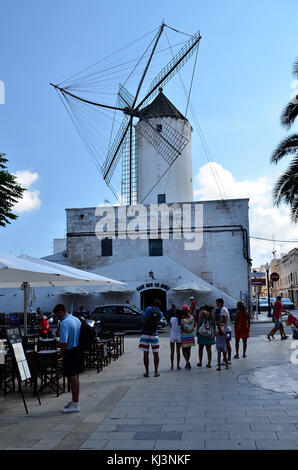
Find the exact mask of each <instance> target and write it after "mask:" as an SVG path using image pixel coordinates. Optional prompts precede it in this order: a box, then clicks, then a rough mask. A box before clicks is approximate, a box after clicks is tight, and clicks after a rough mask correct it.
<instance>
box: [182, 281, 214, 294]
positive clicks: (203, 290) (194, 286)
mask: <svg viewBox="0 0 298 470" xmlns="http://www.w3.org/2000/svg"><path fill="white" fill-rule="evenodd" d="M173 290H174V291H176V292H199V293H200V294H208V292H211V289H210V288H209V287H207V286H204V285H203V284H200V283H199V282H197V281H191V282H188V283H187V284H182V285H180V286H177V287H174V289H173Z"/></svg>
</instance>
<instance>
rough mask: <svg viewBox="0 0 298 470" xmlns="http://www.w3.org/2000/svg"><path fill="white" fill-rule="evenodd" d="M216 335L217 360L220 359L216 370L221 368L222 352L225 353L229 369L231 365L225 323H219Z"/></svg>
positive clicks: (224, 356)
mask: <svg viewBox="0 0 298 470" xmlns="http://www.w3.org/2000/svg"><path fill="white" fill-rule="evenodd" d="M215 337H216V350H217V361H218V368H217V369H216V370H221V353H223V358H224V362H225V363H226V369H228V368H229V366H228V361H227V341H226V333H225V330H224V324H223V323H219V324H218V328H217V332H216V333H215Z"/></svg>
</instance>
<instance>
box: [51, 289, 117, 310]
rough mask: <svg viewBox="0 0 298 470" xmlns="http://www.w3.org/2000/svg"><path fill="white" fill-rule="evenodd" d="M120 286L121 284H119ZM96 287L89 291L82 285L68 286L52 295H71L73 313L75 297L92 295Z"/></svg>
mask: <svg viewBox="0 0 298 470" xmlns="http://www.w3.org/2000/svg"><path fill="white" fill-rule="evenodd" d="M119 287H120V286H119ZM93 291H94V289H92V290H91V291H87V290H86V289H82V287H77V286H68V287H64V288H63V289H62V290H61V291H59V292H55V293H54V294H52V295H66V296H68V297H70V299H71V313H73V311H74V299H75V297H76V296H78V295H86V296H87V295H92V294H93V293H94V292H93Z"/></svg>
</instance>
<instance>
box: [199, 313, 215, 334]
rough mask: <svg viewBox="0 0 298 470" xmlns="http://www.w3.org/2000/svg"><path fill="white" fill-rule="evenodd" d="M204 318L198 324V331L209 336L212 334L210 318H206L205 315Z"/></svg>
mask: <svg viewBox="0 0 298 470" xmlns="http://www.w3.org/2000/svg"><path fill="white" fill-rule="evenodd" d="M204 318H205V322H204V323H203V324H202V325H201V326H200V328H199V330H198V333H199V334H200V335H202V336H206V337H211V336H212V335H213V327H212V322H211V319H210V318H209V319H208V320H207V318H206V317H204Z"/></svg>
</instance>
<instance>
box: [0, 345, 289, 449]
mask: <svg viewBox="0 0 298 470" xmlns="http://www.w3.org/2000/svg"><path fill="white" fill-rule="evenodd" d="M125 341H126V347H125V349H126V350H125V354H124V356H122V357H121V358H119V359H118V360H117V361H115V362H113V363H112V364H110V365H109V366H108V367H106V368H104V370H103V371H102V372H101V373H99V374H97V373H96V372H95V371H92V370H91V371H90V370H88V371H86V372H84V374H82V376H81V412H80V413H76V414H72V415H63V414H62V413H61V410H62V408H63V406H64V404H65V403H66V402H67V401H68V400H69V394H63V395H61V396H60V397H56V396H55V395H54V394H52V393H51V392H50V393H43V394H41V401H42V405H41V406H39V405H38V403H37V400H36V398H34V397H33V396H32V394H31V392H30V390H26V400H27V404H28V408H29V415H28V416H26V414H25V412H24V407H23V403H22V401H21V400H20V399H19V398H18V395H17V394H14V395H12V394H11V395H10V396H9V395H8V396H7V397H5V398H4V397H3V396H0V410H1V411H0V448H1V449H36V450H40V449H44V450H51V449H55V450H75V449H81V450H89V449H94V450H101V449H104V450H145V449H147V450H159V449H160V450H167V449H170V450H191V449H193V450H199V449H207V450H208V449H226V450H233V449H235V450H236V449H237V450H239V449H247V450H256V449H297V448H298V400H296V399H295V396H294V394H293V380H291V378H292V379H293V377H296V374H297V371H298V368H297V369H295V372H294V369H293V368H295V367H297V366H295V365H294V364H291V363H290V357H291V353H292V350H291V347H290V344H291V343H290V342H282V341H280V342H275V343H274V342H273V341H272V342H268V341H266V340H265V339H264V338H250V339H249V342H248V357H247V358H246V359H245V360H244V359H243V360H242V359H239V360H237V361H233V363H232V365H231V368H230V369H229V370H228V371H225V370H222V371H221V372H220V373H219V372H217V371H216V367H215V366H216V355H215V354H213V360H212V365H213V367H212V369H206V368H205V367H202V368H198V367H195V364H196V361H197V349H195V348H193V350H192V357H191V361H192V364H193V366H194V367H193V368H192V370H191V371H186V370H184V369H182V370H179V371H177V370H174V371H170V370H169V342H168V338H165V337H161V351H160V373H161V375H160V377H159V378H155V377H150V378H149V379H144V377H143V376H142V375H143V362H142V355H141V354H140V353H139V352H138V351H137V346H138V338H134V337H127V338H126V340H125ZM232 347H233V348H234V342H232ZM136 351H137V352H136ZM214 352H215V351H214ZM150 360H151V363H150V367H151V370H152V355H150ZM204 360H206V357H204ZM268 371H269V372H270V374H269V378H270V384H271V385H270V386H272V388H270V386H269V385H268V383H265V382H266V373H267V372H268ZM281 371H282V373H281ZM288 377H289V380H288ZM297 378H298V375H297ZM261 379H262V380H261ZM280 382H282V387H280V388H279V384H280Z"/></svg>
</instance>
